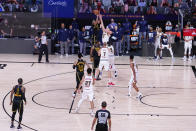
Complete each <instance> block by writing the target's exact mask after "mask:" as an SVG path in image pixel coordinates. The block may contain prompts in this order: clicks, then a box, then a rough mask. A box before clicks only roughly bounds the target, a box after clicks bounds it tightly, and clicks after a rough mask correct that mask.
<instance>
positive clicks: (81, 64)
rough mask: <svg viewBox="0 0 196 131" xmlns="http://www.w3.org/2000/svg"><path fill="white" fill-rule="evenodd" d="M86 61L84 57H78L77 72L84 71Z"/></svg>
mask: <svg viewBox="0 0 196 131" xmlns="http://www.w3.org/2000/svg"><path fill="white" fill-rule="evenodd" d="M85 63H86V62H85V61H84V60H83V59H78V62H77V63H76V71H77V72H84V66H85Z"/></svg>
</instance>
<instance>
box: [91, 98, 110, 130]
mask: <svg viewBox="0 0 196 131" xmlns="http://www.w3.org/2000/svg"><path fill="white" fill-rule="evenodd" d="M101 106H102V109H101V110H98V111H97V112H96V114H95V118H94V120H93V123H92V127H91V130H92V131H93V127H94V125H95V122H96V121H97V125H96V129H95V131H111V115H110V112H109V111H108V110H106V106H107V103H106V102H105V101H103V102H102V104H101ZM107 121H108V123H109V130H108V125H107Z"/></svg>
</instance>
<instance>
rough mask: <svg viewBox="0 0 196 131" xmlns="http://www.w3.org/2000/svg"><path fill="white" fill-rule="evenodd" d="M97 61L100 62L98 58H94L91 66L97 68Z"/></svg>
mask: <svg viewBox="0 0 196 131" xmlns="http://www.w3.org/2000/svg"><path fill="white" fill-rule="evenodd" d="M99 62H100V59H94V61H93V68H98V67H99Z"/></svg>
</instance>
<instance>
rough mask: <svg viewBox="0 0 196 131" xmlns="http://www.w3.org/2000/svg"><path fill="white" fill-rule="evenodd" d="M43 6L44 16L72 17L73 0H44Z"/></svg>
mask: <svg viewBox="0 0 196 131" xmlns="http://www.w3.org/2000/svg"><path fill="white" fill-rule="evenodd" d="M43 6H44V7H43V8H44V11H43V13H44V16H45V17H55V18H72V17H74V0H44V3H43Z"/></svg>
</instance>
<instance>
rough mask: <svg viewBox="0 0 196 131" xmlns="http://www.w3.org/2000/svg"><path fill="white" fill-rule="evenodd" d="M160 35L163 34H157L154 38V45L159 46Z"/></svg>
mask: <svg viewBox="0 0 196 131" xmlns="http://www.w3.org/2000/svg"><path fill="white" fill-rule="evenodd" d="M162 34H163V33H162V32H161V33H159V32H157V36H156V39H155V44H157V45H160V43H161V36H162Z"/></svg>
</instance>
